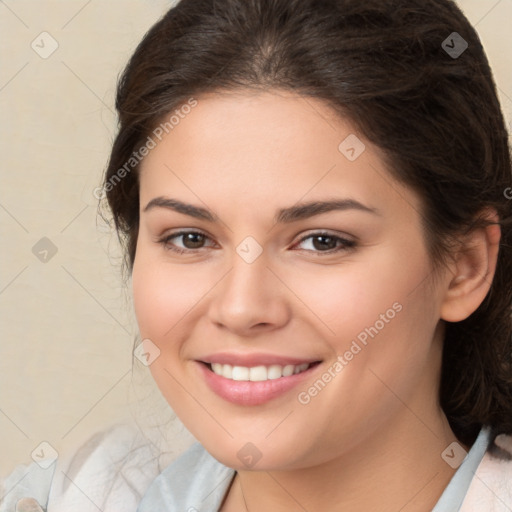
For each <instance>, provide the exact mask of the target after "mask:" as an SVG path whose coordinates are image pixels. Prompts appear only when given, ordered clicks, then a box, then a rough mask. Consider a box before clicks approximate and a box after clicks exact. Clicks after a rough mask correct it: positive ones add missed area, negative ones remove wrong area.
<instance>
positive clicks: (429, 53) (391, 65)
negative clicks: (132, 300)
mask: <svg viewBox="0 0 512 512" xmlns="http://www.w3.org/2000/svg"><path fill="white" fill-rule="evenodd" d="M454 32H456V33H458V34H459V36H460V38H459V36H457V35H454V34H453V33H454ZM454 38H455V39H454ZM464 42H465V43H467V48H466V49H465V50H464V48H465V43H464ZM450 49H455V50H458V52H457V51H456V52H455V53H454V52H453V51H452V52H451V53H450ZM462 50H464V51H462ZM461 51H462V53H461ZM457 53H459V54H457ZM242 88H252V89H254V90H256V89H259V90H268V89H282V90H287V91H292V92H296V93H297V94H300V95H303V96H309V97H314V98H318V99H321V100H324V101H325V102H326V103H327V104H329V105H330V106H331V107H332V108H333V109H334V110H335V111H336V112H338V113H339V114H340V115H341V116H343V117H345V118H346V119H348V120H349V121H351V122H352V123H354V125H355V126H356V127H357V128H359V130H360V131H361V133H363V134H364V135H365V136H366V137H367V138H368V139H369V140H370V141H371V142H373V143H374V144H376V145H377V146H379V147H380V148H381V149H382V150H383V152H384V154H385V155H386V158H387V161H388V165H389V170H390V172H391V173H392V175H393V176H394V177H395V178H396V179H398V180H399V181H400V182H402V183H404V184H406V185H408V186H409V187H411V189H413V190H415V191H416V192H418V193H419V194H420V196H421V198H422V201H423V212H422V214H423V221H424V230H425V235H426V241H427V245H428V248H429V252H430V254H431V255H432V261H433V262H435V263H442V262H443V260H444V259H445V258H446V257H447V256H448V255H449V254H450V249H451V248H452V247H453V241H454V239H455V238H454V237H455V236H456V235H457V234H458V233H461V232H463V231H464V230H467V229H471V228H472V227H475V226H476V225H481V224H482V223H481V222H480V223H479V224H477V223H475V219H477V217H478V214H479V213H480V212H481V211H482V210H483V208H485V207H494V208H495V209H496V210H497V212H498V214H499V217H500V225H501V230H502V239H501V243H500V252H499V257H498V265H497V270H496V274H495V277H494V281H493V283H492V287H491V290H490V292H489V294H488V295H487V297H486V299H485V300H484V302H483V303H482V304H481V305H480V307H479V308H478V309H477V311H475V312H474V313H473V314H472V315H471V316H470V317H469V318H467V319H466V320H464V321H461V322H457V323H446V332H445V340H444V354H443V364H442V377H441V385H440V403H441V406H442V408H443V410H444V412H445V414H446V415H447V418H448V420H449V422H450V425H451V427H452V429H453V431H454V433H455V434H456V436H457V437H458V438H459V440H461V441H462V442H463V443H465V444H472V442H473V441H474V439H475V437H476V435H477V433H478V431H479V429H480V428H481V426H482V425H489V426H491V427H492V429H493V432H494V436H495V435H497V434H498V433H512V377H511V373H512V361H511V359H512V341H511V330H512V322H511V311H512V287H511V286H510V276H511V275H512V254H511V241H512V232H511V230H510V220H511V208H512V200H509V199H507V197H506V196H507V195H508V194H507V190H508V191H510V190H512V189H510V187H511V186H512V172H511V159H510V150H509V146H508V134H507V131H506V127H505V122H504V118H503V114H502V112H501V110H500V105H499V102H498V98H497V94H496V87H495V84H494V82H493V77H492V73H491V70H490V68H489V64H488V61H487V58H486V55H485V52H484V50H483V48H482V45H481V43H480V40H479V38H478V36H477V34H476V32H475V30H474V29H473V27H472V26H471V25H470V23H469V22H468V20H467V19H466V18H465V17H464V15H463V14H462V12H461V11H460V9H459V8H458V7H457V6H456V5H455V3H454V2H452V1H450V0H385V1H383V0H366V1H364V2H362V1H360V0H222V1H215V0H182V1H181V2H179V3H178V4H177V5H176V6H175V7H173V8H172V9H170V10H169V11H168V12H167V13H166V14H165V15H164V16H163V17H162V19H161V20H159V21H158V22H157V23H156V24H155V25H154V26H153V27H152V28H151V29H150V31H149V32H148V33H147V34H146V35H145V37H144V39H143V40H142V42H141V43H140V44H139V46H138V47H137V49H136V51H135V53H134V54H133V56H132V57H131V59H130V61H129V63H128V65H127V67H126V69H125V70H124V72H123V74H122V76H121V78H120V81H119V84H118V91H117V98H116V108H117V111H118V114H119V123H120V124H119V132H118V135H117V137H116V139H115V142H114V144H113V148H112V154H111V157H110V161H109V164H108V168H107V170H106V175H105V182H104V189H105V191H106V197H107V199H108V205H109V207H110V209H111V211H112V213H113V218H114V222H115V226H116V229H117V232H118V235H119V237H120V239H121V241H122V243H123V244H124V247H125V250H126V262H125V263H126V264H127V266H128V268H129V270H131V269H132V266H133V261H134V257H135V251H136V246H137V234H138V224H139V184H138V172H137V168H138V166H137V165H136V162H135V163H134V164H133V171H132V172H130V169H128V170H126V169H127V168H126V163H127V162H128V161H129V160H130V158H131V157H133V154H134V152H136V151H137V150H138V149H139V148H140V147H141V146H143V145H144V143H145V142H146V141H147V138H148V136H149V135H150V134H151V133H152V130H154V129H155V127H156V126H158V124H159V122H160V121H161V120H162V118H163V117H164V116H166V115H167V116H169V115H170V113H172V112H173V111H174V110H176V109H178V108H179V107H180V106H182V105H184V104H186V103H187V101H189V100H190V98H191V97H192V96H194V97H199V96H200V95H201V93H206V92H220V91H227V92H229V91H234V90H236V89H242ZM123 166H124V169H125V171H126V172H124V173H121V174H122V179H116V178H119V177H120V176H121V174H120V170H121V169H122V168H123ZM477 220H478V219H477Z"/></svg>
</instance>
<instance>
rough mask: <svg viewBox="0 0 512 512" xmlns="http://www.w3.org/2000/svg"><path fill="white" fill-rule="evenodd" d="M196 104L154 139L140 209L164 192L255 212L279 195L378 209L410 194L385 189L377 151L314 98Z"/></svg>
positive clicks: (217, 98) (230, 96)
mask: <svg viewBox="0 0 512 512" xmlns="http://www.w3.org/2000/svg"><path fill="white" fill-rule="evenodd" d="M196 101H197V104H196V105H195V106H194V107H193V108H191V109H187V113H186V114H182V115H181V116H180V117H179V122H178V123H176V124H173V125H172V128H171V127H170V126H167V130H164V133H163V135H162V136H161V140H157V139H156V138H155V137H154V136H153V138H154V139H155V142H156V147H154V149H152V150H151V151H150V152H149V154H148V155H147V156H146V157H145V159H144V160H143V162H142V164H141V169H140V177H141V179H140V186H141V190H140V194H141V206H143V205H144V204H147V202H148V201H149V200H150V199H151V198H152V197H154V196H156V195H162V194H166V193H168V194H171V195H173V196H174V197H175V196H177V195H180V196H182V197H183V198H186V199H188V200H191V201H193V202H196V203H197V200H198V198H202V199H204V200H205V201H207V202H208V203H211V202H215V201H216V200H222V201H225V199H226V198H229V201H230V204H237V205H238V206H240V207H242V208H243V207H244V206H245V207H248V206H249V205H252V207H254V208H256V210H255V211H258V210H261V209H262V208H264V207H265V205H269V206H270V204H271V203H273V202H276V201H277V198H279V206H283V205H285V204H286V205H288V204H293V203H295V202H297V201H299V200H301V199H304V200H306V199H307V200H313V199H320V198H325V195H326V194H329V195H331V196H332V195H336V196H350V197H352V198H353V199H356V200H360V201H362V202H369V201H370V202H371V201H373V202H374V203H375V204H374V206H375V207H376V208H379V205H378V203H382V201H383V199H384V198H385V196H386V193H388V194H391V195H393V196H397V190H399V191H400V193H399V194H398V196H400V195H404V194H405V195H406V194H410V193H411V192H410V191H408V190H406V189H405V188H404V187H402V186H401V185H400V184H398V183H393V186H392V187H390V183H392V182H393V181H394V180H393V179H392V177H391V176H390V175H389V173H388V172H387V170H386V168H385V166H384V162H383V160H382V158H381V156H382V154H381V153H380V151H379V150H378V148H376V147H375V146H373V145H372V144H371V143H369V142H368V141H367V140H366V139H365V137H364V134H361V133H359V132H357V130H356V129H355V127H354V126H353V125H352V124H351V123H350V122H349V121H347V120H346V119H342V118H340V117H339V116H337V115H336V114H335V113H334V112H333V111H332V110H331V109H330V108H329V106H328V105H327V104H326V103H325V102H323V101H321V100H319V99H315V98H308V97H301V96H298V95H296V94H292V93H287V92H281V91H279V92H264V93H261V92H259V93H255V92H236V93H222V94H208V95H204V96H200V97H197V98H196ZM176 119H178V118H177V117H176ZM164 128H165V126H164ZM165 132H167V133H165ZM347 150H349V151H347ZM354 156H355V158H354ZM398 198H399V197H398ZM398 198H397V197H395V199H398ZM408 200H409V201H411V200H412V201H414V199H413V198H408ZM276 206H277V204H276Z"/></svg>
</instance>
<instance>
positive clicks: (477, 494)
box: [0, 424, 512, 512]
mask: <svg viewBox="0 0 512 512" xmlns="http://www.w3.org/2000/svg"><path fill="white" fill-rule="evenodd" d="M498 441H499V446H500V447H501V448H499V447H498V448H496V449H497V451H498V452H500V453H501V454H502V455H503V456H504V457H505V458H504V459H503V460H501V459H499V458H497V457H495V456H494V455H491V454H490V453H489V452H488V451H486V450H487V446H488V444H489V430H488V429H486V428H483V429H482V430H481V431H480V433H479V435H478V437H477V439H476V441H475V443H474V444H473V446H472V447H471V449H470V451H469V453H468V454H467V455H466V457H465V458H464V460H463V462H462V464H461V465H460V467H459V468H458V469H457V471H456V472H455V474H454V475H453V477H452V479H451V480H450V482H449V484H448V486H447V487H446V489H445V490H444V492H443V494H442V496H441V497H440V499H439V501H438V503H437V504H436V506H435V507H434V509H433V510H432V512H511V511H512V436H503V435H502V436H498V439H497V442H498ZM160 456H161V454H160V453H159V452H158V450H157V449H156V447H155V446H153V445H152V444H151V443H150V442H148V440H147V439H146V438H145V437H144V435H142V433H141V432H140V430H138V429H137V428H136V427H134V426H130V425H128V424H119V425H116V426H114V427H112V428H110V429H108V430H106V431H103V432H100V433H98V434H96V435H95V436H93V437H92V438H91V439H90V440H89V441H88V442H87V443H85V444H84V445H83V446H82V447H81V449H80V450H78V451H77V453H76V454H75V455H74V457H73V458H72V459H71V460H70V461H57V462H56V463H54V464H53V465H52V466H50V467H49V468H48V469H42V468H41V467H40V466H39V465H38V464H36V463H35V462H34V463H32V464H30V465H28V466H26V465H20V466H18V467H16V469H15V470H14V471H13V472H12V473H11V474H10V475H9V476H8V477H7V478H6V479H5V481H4V482H2V486H1V487H0V500H1V501H0V512H15V509H16V503H17V502H18V500H20V499H21V498H26V497H32V498H34V499H35V500H37V501H38V502H39V503H40V504H42V506H43V508H44V509H45V510H47V512H98V511H102V512H163V511H173V512H174V511H177V512H218V509H219V507H220V504H221V503H222V501H223V498H224V495H225V494H226V492H227V490H228V488H229V485H230V483H231V481H232V479H233V477H234V476H235V470H234V469H231V468H228V467H226V466H224V465H223V464H221V463H220V462H219V461H217V460H216V459H214V458H213V457H212V456H211V455H210V454H209V453H208V452H207V451H206V450H205V449H204V448H203V447H202V445H201V444H199V443H195V444H194V445H192V446H191V447H190V448H189V449H188V450H186V451H185V453H183V454H182V455H181V456H179V457H178V458H177V459H176V460H174V461H173V462H171V463H170V464H167V465H166V466H165V467H162V460H161V457H160ZM440 456H441V454H440ZM507 456H508V457H510V458H509V459H508V460H507V459H506V457H507Z"/></svg>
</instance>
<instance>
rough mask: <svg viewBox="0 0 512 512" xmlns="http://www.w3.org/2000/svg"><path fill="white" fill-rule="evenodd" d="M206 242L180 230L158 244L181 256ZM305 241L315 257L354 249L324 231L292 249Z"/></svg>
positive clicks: (350, 242) (200, 235) (349, 242)
mask: <svg viewBox="0 0 512 512" xmlns="http://www.w3.org/2000/svg"><path fill="white" fill-rule="evenodd" d="M180 238H181V241H182V242H181V243H182V246H183V247H179V246H177V245H176V244H175V243H174V242H173V240H174V239H180ZM207 240H211V239H210V237H209V236H208V235H206V234H205V233H202V232H201V231H186V230H182V231H178V232H177V233H171V234H169V235H166V236H164V237H162V238H160V239H159V240H158V243H160V244H162V245H163V246H164V248H165V249H166V250H169V251H173V252H176V253H179V254H183V253H187V252H192V253H193V252H194V251H196V250H199V249H203V248H204V247H205V245H204V243H205V242H206V241H207ZM307 240H311V242H310V246H311V247H312V249H311V248H310V249H305V250H306V251H308V252H312V253H314V254H315V255H322V254H333V253H337V252H341V251H346V250H349V249H353V248H355V247H356V242H355V241H354V240H348V239H346V238H342V237H340V236H337V235H333V234H332V233H328V232H324V231H319V232H316V233H310V234H309V235H306V236H304V237H302V238H301V239H300V240H299V242H298V243H297V244H295V246H294V247H296V246H298V245H300V244H303V243H304V242H305V241H307Z"/></svg>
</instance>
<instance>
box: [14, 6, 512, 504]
mask: <svg viewBox="0 0 512 512" xmlns="http://www.w3.org/2000/svg"><path fill="white" fill-rule="evenodd" d="M116 107H117V110H118V113H119V120H120V127H119V133H118V135H117V138H116V140H115V142H114V145H113V149H112V154H111V158H110V162H109V165H108V168H107V171H106V175H105V182H104V185H103V190H102V194H103V193H104V194H105V195H106V198H107V200H108V205H109V207H110V209H111V211H112V214H113V218H114V221H115V224H116V227H117V230H118V233H119V234H120V237H121V240H122V241H123V242H124V244H125V245H124V247H125V249H126V263H127V269H128V271H129V272H130V274H131V277H132V283H133V298H134V304H135V312H136V317H137V321H138V325H139V329H140V335H141V339H142V340H143V341H142V343H141V344H140V345H138V346H137V347H136V349H135V354H136V355H137V356H138V357H139V358H140V359H141V360H143V361H145V364H147V365H148V366H149V368H150V371H151V374H152V375H153V377H154V379H155V381H156V383H157V385H158V387H159V388H160V390H161V392H162V395H163V396H164V397H165V399H166V400H167V402H168V403H169V405H170V406H171V408H172V409H173V410H174V411H175V412H176V414H177V415H178V416H179V418H180V419H181V420H182V421H183V423H184V424H185V426H186V427H187V428H188V429H189V431H190V432H191V433H192V434H193V435H194V436H195V437H196V438H197V440H198V441H199V443H197V444H195V445H194V446H193V447H192V448H190V449H189V450H188V451H187V452H186V453H185V454H184V455H183V456H182V457H181V458H180V459H178V460H177V461H175V462H173V463H172V464H171V465H170V466H168V467H167V468H165V469H164V470H163V471H161V472H160V471H158V472H156V471H155V470H154V468H153V469H151V470H149V471H148V472H144V474H143V475H142V476H141V475H139V476H134V474H131V481H129V482H128V483H127V484H125V485H124V486H123V485H117V484H116V485H117V487H116V486H112V485H109V486H107V484H106V483H105V480H103V479H100V478H99V476H96V480H95V477H94V475H93V472H92V471H91V470H90V469H89V474H90V475H89V477H90V479H91V481H94V484H92V486H91V489H92V488H94V491H92V490H91V491H88V490H87V489H85V490H84V488H83V486H82V487H81V492H82V494H84V495H86V496H87V498H88V499H89V501H90V502H92V503H94V505H95V506H96V507H97V508H98V507H99V508H100V509H101V510H119V509H122V510H124V511H125V510H137V511H139V512H147V511H150V510H189V511H195V510H200V511H222V512H233V511H242V510H247V511H261V510H265V511H267V510H271V511H275V512H280V511H282V510H283V511H284V510H286V511H288V510H308V511H316V510H333V511H334V510H365V511H366V510H378V511H396V510H404V511H405V510H407V511H410V512H413V511H427V510H435V511H436V512H442V511H443V512H444V511H455V510H463V511H472V510H475V511H476V510H478V511H480V510H496V511H497V510H510V509H512V489H511V488H510V484H509V483H508V484H507V482H510V481H511V476H512V462H511V461H512V447H511V444H512V441H511V437H510V434H512V370H511V363H512V343H511V304H512V287H511V286H510V275H511V271H512V258H511V241H512V234H511V230H510V219H511V207H512V202H511V201H510V200H509V198H508V194H507V191H508V190H511V186H512V173H511V161H510V153H509V147H508V141H507V132H506V128H505V123H504V119H503V115H502V112H501V110H500V106H499V103H498V100H497V96H496V89H495V85H494V83H493V79H492V74H491V70H490V69H489V66H488V63H487V59H486V56H485V53H484V51H483V48H482V47H481V44H480V42H479V39H478V36H477V34H476V32H475V30H474V29H473V28H472V27H471V25H470V24H469V22H468V21H467V20H466V18H465V17H464V16H463V14H462V13H461V11H460V10H459V9H458V8H457V7H456V5H455V4H454V3H453V2H451V1H449V0H407V1H402V0H393V1H388V2H382V1H380V0H379V1H377V0H369V1H366V2H359V1H356V0H322V1H318V0H315V1H313V0H223V1H217V2H215V1H213V0H182V1H181V2H180V3H179V4H178V5H177V6H176V7H174V8H173V9H171V10H170V11H169V12H168V13H167V14H166V15H165V16H164V17H163V18H162V19H161V20H160V21H159V22H158V23H157V24H156V25H155V26H153V28H152V29H151V30H150V31H149V32H148V34H147V35H146V36H145V37H144V39H143V41H142V42H141V43H140V45H139V47H138V48H137V50H136V51H135V53H134V55H133V56H132V58H131V60H130V62H129V64H128V66H127V68H126V69H125V71H124V74H123V76H122V78H121V80H120V83H119V88H118V94H117V101H116ZM109 443H110V444H111V445H112V446H114V445H115V446H117V447H118V449H120V450H122V447H125V448H126V451H128V448H127V447H126V444H127V441H126V440H124V441H123V440H121V439H120V438H119V437H118V436H117V435H111V436H110V437H108V438H107V439H103V438H102V439H101V442H96V444H95V446H96V448H94V450H93V449H91V450H90V451H93V452H94V453H93V455H94V457H96V459H95V462H94V463H92V462H91V460H92V459H93V458H94V457H93V456H91V457H90V458H89V459H88V461H89V462H87V461H86V462H85V463H83V464H84V467H85V466H87V464H89V468H92V467H94V468H96V467H102V468H103V470H104V471H105V474H112V475H114V474H115V475H116V477H117V476H118V475H119V473H120V472H121V473H122V468H121V469H120V467H119V465H118V466H117V467H114V466H113V465H112V464H110V465H109V463H108V462H107V460H106V459H107V458H106V457H102V456H100V455H98V454H100V453H103V452H102V451H101V450H104V449H105V448H98V446H108V445H109ZM134 457H135V456H134ZM79 458H80V457H79ZM126 460H130V457H129V454H128V456H127V457H126ZM133 460H135V459H133ZM133 460H132V462H133ZM109 471H110V473H109ZM57 474H58V472H57V471H56V472H55V475H57ZM52 477H53V478H48V477H46V480H45V484H44V486H43V487H45V486H46V487H45V488H47V489H48V496H47V497H46V498H45V497H44V494H45V493H44V491H41V490H39V491H38V492H40V494H39V496H41V495H42V496H43V497H42V498H41V497H38V496H34V495H33V496H32V497H33V498H35V499H36V500H39V502H40V503H42V501H44V502H45V503H43V505H44V506H46V507H47V509H48V510H49V511H53V510H64V508H65V506H67V507H68V509H69V507H70V506H74V507H75V510H78V508H77V504H76V503H77V502H76V501H75V502H74V501H72V500H70V499H68V501H67V502H66V498H65V497H63V496H64V495H65V490H64V489H63V486H61V484H59V483H58V482H57V481H56V480H55V478H56V477H55V476H54V475H52ZM37 478H43V477H37ZM37 478H36V477H34V481H36V480H37ZM58 478H61V477H58ZM124 478H125V479H126V477H124ZM114 480H115V479H113V480H112V481H114ZM128 480H129V479H128ZM83 481H84V482H85V480H83ZM116 482H117V480H116ZM134 482H136V483H137V484H138V487H137V492H136V493H135V492H134V493H132V494H133V495H135V494H136V495H137V499H136V500H132V499H131V498H127V497H126V496H128V494H130V492H131V491H129V489H130V488H133V487H134ZM34 485H36V484H34ZM86 485H87V482H86ZM107 487H108V489H107ZM98 488H99V489H100V490H99V491H98ZM57 489H58V490H57ZM93 492H97V494H94V496H93V494H92V493H93ZM29 493H30V490H26V491H24V494H18V497H20V496H24V497H26V498H28V497H30V495H29ZM114 495H115V497H114V498H113V497H112V496H114ZM139 497H140V500H139ZM116 500H117V501H116ZM84 503H85V500H84ZM120 503H121V504H122V507H120V505H119V504H120ZM70 504H72V505H70ZM24 506H26V507H29V506H35V504H34V503H33V502H30V501H28V500H25V501H20V502H18V510H23V507H24ZM85 507H89V508H91V506H90V504H89V505H84V507H82V508H80V510H85ZM116 507H117V509H116ZM91 509H92V508H91ZM6 510H7V509H6Z"/></svg>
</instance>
